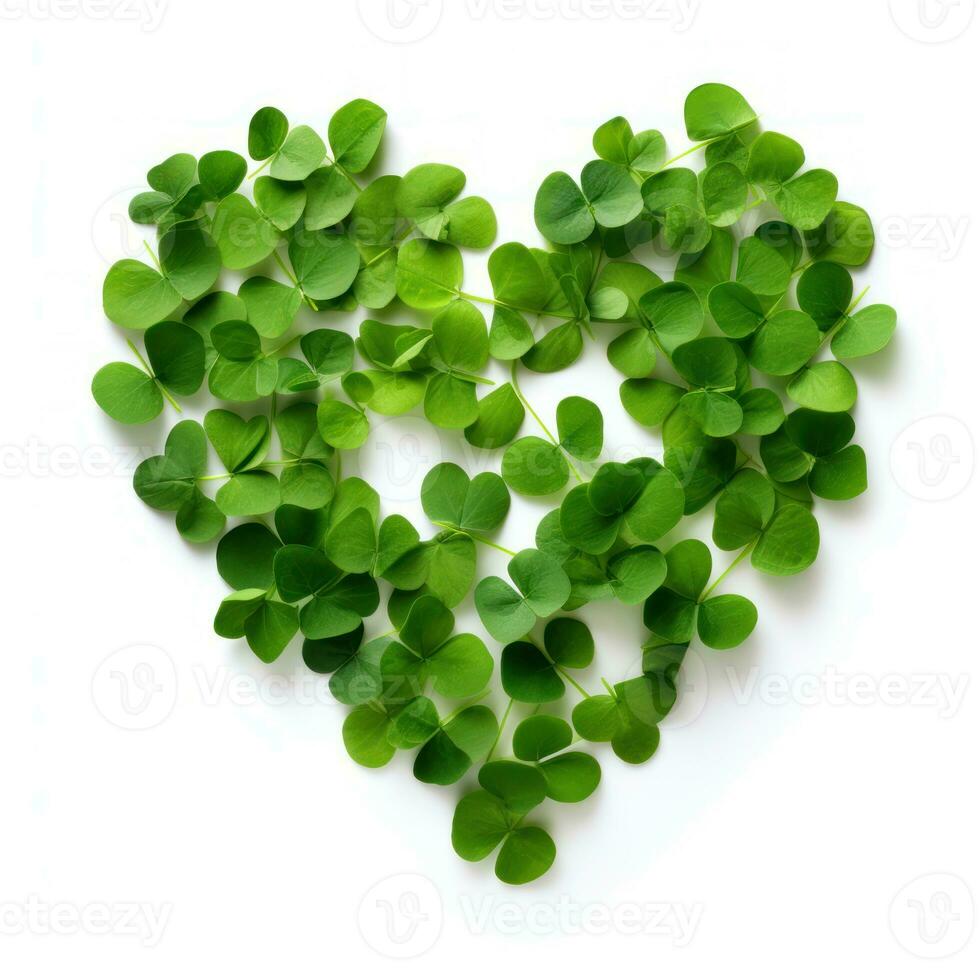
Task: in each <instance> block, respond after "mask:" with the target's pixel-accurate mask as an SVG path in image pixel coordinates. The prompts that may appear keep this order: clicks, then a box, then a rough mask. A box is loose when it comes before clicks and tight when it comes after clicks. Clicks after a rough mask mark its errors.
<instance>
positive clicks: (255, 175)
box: [246, 157, 272, 180]
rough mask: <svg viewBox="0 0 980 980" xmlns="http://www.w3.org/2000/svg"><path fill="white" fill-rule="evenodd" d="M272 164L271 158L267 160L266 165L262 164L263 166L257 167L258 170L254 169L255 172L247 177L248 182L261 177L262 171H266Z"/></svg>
mask: <svg viewBox="0 0 980 980" xmlns="http://www.w3.org/2000/svg"><path fill="white" fill-rule="evenodd" d="M270 163H272V157H269V159H268V160H266V161H265V163H262V164H260V165H259V166H258V167H256V168H255V169H254V170H253V171H252V172H251V173H250V174H249V175H248V177H247V178H246V179H247V180H253V179H254V178H256V177H258V175H259V174H260V173H262V171H263V170H265V168H266V167H268V166H269V164H270Z"/></svg>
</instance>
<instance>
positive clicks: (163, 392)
mask: <svg viewBox="0 0 980 980" xmlns="http://www.w3.org/2000/svg"><path fill="white" fill-rule="evenodd" d="M153 380H154V381H156V383H157V387H158V388H159V389H160V394H161V395H163V397H164V398H166V399H167V401H168V402H170V404H171V406H172V407H173V409H174V411H176V412H178V413H179V414H181V415H183V414H184V410H183V409H182V408H181V407H180V405H179V404H178V403H177V399H176V398H174V396H173V395H171V394H170V392H169V391H167V386H166V385H165V384H163V382H162V381H160V379H159V378H154V379H153Z"/></svg>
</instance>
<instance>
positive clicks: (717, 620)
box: [643, 540, 758, 650]
mask: <svg viewBox="0 0 980 980" xmlns="http://www.w3.org/2000/svg"><path fill="white" fill-rule="evenodd" d="M666 557H667V580H666V582H665V583H664V585H663V586H662V587H661V588H660V589H658V590H657V591H656V592H655V593H654V594H653V595H652V596H651V597H650V598H649V599H648V600H647V603H646V606H645V608H644V611H643V620H644V622H645V624H646V627H647V629H649V630H650V632H651V633H654V634H656V635H657V636H659V637H662V638H663V639H664V640H667V641H668V642H670V643H690V641H691V640H692V639H693V637H694V634H695V632H697V634H698V636H700V638H701V642H702V643H704V645H705V646H707V647H711V648H712V649H714V650H730V649H732V648H733V647H737V646H740V645H741V644H742V643H744V642H745V640H746V639H748V637H749V635H750V634H751V633H752V631H753V630H754V629H755V625H756V622H757V621H758V612H757V611H756V608H755V606H754V605H753V604H752V603H751V602H750V601H749V600H748V599H745V598H743V597H742V596H738V595H724V596H714V597H712V596H711V591H710V590H709V589H708V579H709V578H710V576H711V552H710V551H708V548H707V547H706V546H705V545H704V544H702V543H701V542H700V541H696V540H690V541H681V542H680V543H679V544H676V545H674V547H673V548H671V549H670V550H669V551H668V552H667V555H666Z"/></svg>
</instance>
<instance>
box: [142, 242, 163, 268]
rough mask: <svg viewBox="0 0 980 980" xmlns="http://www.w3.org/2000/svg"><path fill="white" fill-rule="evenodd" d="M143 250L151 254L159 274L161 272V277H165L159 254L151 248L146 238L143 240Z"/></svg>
mask: <svg viewBox="0 0 980 980" xmlns="http://www.w3.org/2000/svg"><path fill="white" fill-rule="evenodd" d="M143 248H145V249H146V250H147V252H149V253H150V258H151V259H153V264H154V265H155V266H156V267H157V272H159V273H160V275H163V267H162V266H161V265H160V260H159V259H158V258H157V253H156V252H154V251H153V249H152V248H150V243H149V242H148V241H147V240H146V239H145V238H144V239H143Z"/></svg>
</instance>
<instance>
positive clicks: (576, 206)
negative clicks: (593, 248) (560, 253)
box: [534, 171, 596, 245]
mask: <svg viewBox="0 0 980 980" xmlns="http://www.w3.org/2000/svg"><path fill="white" fill-rule="evenodd" d="M595 221H596V219H595V217H594V215H593V213H592V209H591V208H590V207H589V202H588V201H587V200H586V199H585V195H584V194H583V193H582V190H581V188H580V187H579V186H578V184H576V183H575V181H574V180H573V179H572V178H571V177H569V175H568V174H566V173H562V172H560V171H559V172H556V173H553V174H550V175H549V176H548V177H546V178H545V180H544V182H543V183H542V184H541V187H540V188H539V189H538V193H537V197H536V198H535V200H534V223H535V224H536V225H537V226H538V231H540V232H541V234H542V235H544V237H545V238H547V239H548V240H549V241H551V242H554V243H555V244H556V245H574V244H575V243H577V242H584V241H585V239H586V238H588V237H589V235H591V234H592V232H593V230H594V229H595Z"/></svg>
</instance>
